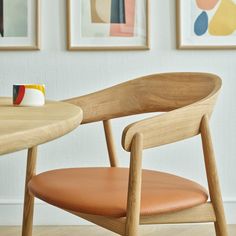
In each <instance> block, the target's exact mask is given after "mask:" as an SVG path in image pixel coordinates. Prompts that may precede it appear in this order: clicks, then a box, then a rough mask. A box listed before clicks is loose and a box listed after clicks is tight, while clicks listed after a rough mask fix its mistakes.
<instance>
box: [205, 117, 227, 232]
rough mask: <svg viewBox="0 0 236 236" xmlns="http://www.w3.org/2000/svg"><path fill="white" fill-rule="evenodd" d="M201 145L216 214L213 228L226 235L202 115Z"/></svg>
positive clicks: (214, 164)
mask: <svg viewBox="0 0 236 236" xmlns="http://www.w3.org/2000/svg"><path fill="white" fill-rule="evenodd" d="M201 136H202V146H203V152H204V159H205V166H206V174H207V180H208V186H209V192H210V197H211V202H212V205H213V208H214V211H215V215H216V222H215V230H216V235H217V236H227V235H228V232H227V225H226V220H225V213H224V207H223V201H222V197H221V190H220V183H219V178H218V174H217V167H216V161H215V154H214V149H213V144H212V140H211V134H210V128H209V122H208V117H207V116H204V117H203V119H202V123H201Z"/></svg>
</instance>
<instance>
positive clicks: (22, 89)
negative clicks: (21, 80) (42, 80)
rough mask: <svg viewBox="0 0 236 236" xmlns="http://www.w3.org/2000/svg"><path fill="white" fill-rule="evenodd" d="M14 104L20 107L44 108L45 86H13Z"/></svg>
mask: <svg viewBox="0 0 236 236" xmlns="http://www.w3.org/2000/svg"><path fill="white" fill-rule="evenodd" d="M13 104H14V105H18V106H43V105H44V104H45V86H44V85H41V84H15V85H13Z"/></svg>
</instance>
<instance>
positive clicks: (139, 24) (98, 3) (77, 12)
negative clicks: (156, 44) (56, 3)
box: [67, 0, 149, 50]
mask: <svg viewBox="0 0 236 236" xmlns="http://www.w3.org/2000/svg"><path fill="white" fill-rule="evenodd" d="M67 28H68V30H67V48H68V50H147V49H149V0H67Z"/></svg>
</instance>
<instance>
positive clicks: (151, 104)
mask: <svg viewBox="0 0 236 236" xmlns="http://www.w3.org/2000/svg"><path fill="white" fill-rule="evenodd" d="M220 87H221V80H220V78H219V77H218V76H216V75H213V74H208V73H164V74H154V75H149V76H145V77H141V78H138V79H135V80H131V81H128V82H125V83H122V84H119V85H116V86H113V87H111V88H108V89H104V90H101V91H98V92H95V93H92V94H88V95H85V96H81V97H76V98H72V99H69V100H66V102H69V103H72V104H75V105H78V106H80V107H81V108H82V110H83V112H84V118H83V123H90V122H96V121H104V120H109V119H113V118H117V117H123V116H128V115H135V114H140V113H148V112H167V111H168V112H167V113H165V114H162V115H159V116H156V117H153V118H148V119H146V120H143V121H140V122H137V123H134V124H131V125H129V126H128V127H126V129H125V130H124V133H123V138H122V145H123V147H124V149H125V150H127V151H129V150H130V146H131V142H132V139H133V136H134V134H135V133H142V134H143V136H144V148H150V147H154V146H159V145H163V144H167V143H171V142H175V141H179V140H182V139H185V138H188V137H192V136H194V135H197V134H198V133H199V128H200V123H201V119H202V117H203V116H204V115H208V116H210V115H211V113H212V109H213V107H214V104H215V100H216V97H217V95H218V92H219V90H220Z"/></svg>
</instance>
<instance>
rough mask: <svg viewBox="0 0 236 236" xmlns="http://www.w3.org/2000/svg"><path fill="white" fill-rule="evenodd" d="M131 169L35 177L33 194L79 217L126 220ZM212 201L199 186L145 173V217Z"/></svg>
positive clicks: (79, 170)
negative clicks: (103, 217)
mask: <svg viewBox="0 0 236 236" xmlns="http://www.w3.org/2000/svg"><path fill="white" fill-rule="evenodd" d="M128 176H129V169H127V168H114V167H113V168H72V169H60V170H53V171H48V172H45V173H41V174H39V175H37V176H34V177H33V178H32V179H31V181H30V182H29V184H28V187H29V190H30V192H31V194H33V195H35V196H36V197H37V198H39V199H41V200H43V201H45V202H48V203H49V204H52V205H54V206H57V207H59V208H62V209H65V210H68V211H74V212H78V213H85V214H92V215H101V216H110V217H125V216H126V202H127V189H128ZM207 199H208V194H207V192H206V190H205V189H204V188H203V187H202V186H200V185H199V184H197V183H195V182H193V181H190V180H187V179H184V178H181V177H178V176H175V175H171V174H167V173H163V172H158V171H150V170H143V172H142V196H141V215H143V216H147V215H156V214H161V213H167V212H172V211H178V210H183V209H186V208H190V207H193V206H196V205H199V204H202V203H205V202H206V201H207Z"/></svg>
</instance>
